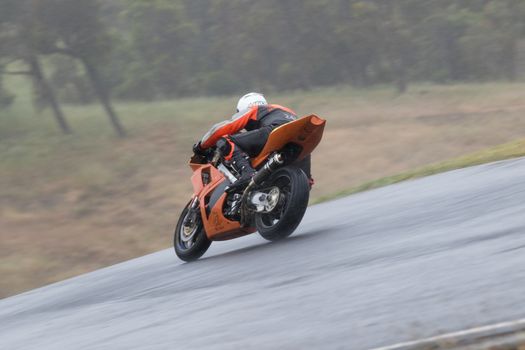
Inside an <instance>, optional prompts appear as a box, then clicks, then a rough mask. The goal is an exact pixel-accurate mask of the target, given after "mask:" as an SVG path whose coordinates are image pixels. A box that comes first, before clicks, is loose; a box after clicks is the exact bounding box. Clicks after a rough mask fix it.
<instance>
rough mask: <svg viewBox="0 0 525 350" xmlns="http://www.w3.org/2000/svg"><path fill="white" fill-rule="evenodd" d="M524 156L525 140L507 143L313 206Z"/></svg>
mask: <svg viewBox="0 0 525 350" xmlns="http://www.w3.org/2000/svg"><path fill="white" fill-rule="evenodd" d="M523 156H525V139H523V140H518V141H514V142H509V143H505V144H502V145H499V146H496V147H491V148H488V149H485V150H482V151H479V152H475V153H471V154H467V155H465V156H461V157H457V158H453V159H450V160H446V161H444V162H439V163H436V164H430V165H426V166H423V167H420V168H417V169H414V170H409V171H406V172H403V173H400V174H396V175H393V176H387V177H383V178H380V179H376V180H372V181H368V182H365V183H363V184H361V185H358V186H355V187H352V188H348V189H345V190H342V191H339V192H336V193H333V194H330V195H326V196H321V197H319V198H317V199H316V200H314V201H313V202H312V203H311V204H317V203H322V202H326V201H329V200H333V199H336V198H340V197H344V196H349V195H351V194H355V193H358V192H363V191H368V190H372V189H374V188H379V187H384V186H388V185H392V184H395V183H398V182H402V181H406V180H411V179H417V178H421V177H425V176H430V175H434V174H438V173H443V172H446V171H450V170H455V169H461V168H466V167H470V166H474V165H480V164H485V163H490V162H495V161H499V160H505V159H511V158H517V157H523Z"/></svg>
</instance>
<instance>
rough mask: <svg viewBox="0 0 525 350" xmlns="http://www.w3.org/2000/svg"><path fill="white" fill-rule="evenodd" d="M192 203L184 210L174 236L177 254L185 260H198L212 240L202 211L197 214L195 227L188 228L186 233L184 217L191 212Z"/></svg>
mask: <svg viewBox="0 0 525 350" xmlns="http://www.w3.org/2000/svg"><path fill="white" fill-rule="evenodd" d="M190 203H191V202H190ZM190 203H188V204H187V205H186V207H185V208H184V210H183V211H182V214H181V215H180V218H179V221H178V222H177V228H176V229H175V234H174V237H173V246H174V248H175V254H177V256H178V257H179V258H180V259H181V260H184V261H194V260H197V259H198V258H200V257H201V256H202V255H203V254H204V253H205V252H206V251H207V250H208V248H209V247H210V244H211V241H210V240H209V239H208V237H207V236H206V232H205V231H204V227H203V225H202V220H201V218H200V212H199V213H198V215H197V216H198V217H197V219H196V222H195V223H194V224H193V226H194V227H192V229H191V230H189V229H188V228H186V229H187V230H188V231H186V233H185V231H184V230H185V228H184V227H183V222H184V218H185V217H186V216H187V215H188V214H189V206H190Z"/></svg>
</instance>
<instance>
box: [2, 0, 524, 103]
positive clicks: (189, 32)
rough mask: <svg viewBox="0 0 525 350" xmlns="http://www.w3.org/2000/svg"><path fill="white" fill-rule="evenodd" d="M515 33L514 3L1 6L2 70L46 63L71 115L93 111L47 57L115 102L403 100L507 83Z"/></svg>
mask: <svg viewBox="0 0 525 350" xmlns="http://www.w3.org/2000/svg"><path fill="white" fill-rule="evenodd" d="M524 23H525V1H522V0H439V1H438V0H391V1H383V0H267V1H251V0H113V1H101V0H84V1H81V2H79V1H76V0H38V1H36V0H1V1H0V69H1V67H2V66H5V65H6V62H10V60H11V59H12V58H17V57H18V58H21V57H22V56H23V55H26V54H27V52H33V53H34V54H37V55H41V56H45V57H46V58H45V61H44V63H45V68H46V69H47V70H50V71H51V72H52V73H51V75H52V77H51V83H52V86H53V87H54V88H55V89H57V90H58V95H59V96H60V98H61V99H62V100H65V101H68V102H75V103H87V102H90V101H91V100H93V99H94V97H93V94H94V91H93V89H92V88H90V87H89V84H87V83H86V82H85V80H86V78H87V75H88V74H87V73H86V71H85V67H83V66H82V65H79V64H78V63H75V62H71V61H68V60H67V59H64V58H56V57H50V56H53V55H55V56H56V55H57V54H59V55H60V54H62V55H65V56H70V57H77V58H80V59H81V60H84V61H86V62H88V63H89V64H91V66H93V65H96V66H97V67H98V71H99V72H97V74H96V75H98V77H97V76H95V77H94V78H95V80H101V81H102V82H104V85H105V86H107V87H108V88H111V90H112V92H113V94H114V95H116V96H118V97H120V98H123V99H143V100H151V99H157V98H171V97H174V96H185V95H220V94H231V93H239V92H243V91H245V90H265V91H267V90H270V91H281V90H288V89H310V88H312V87H315V86H322V85H334V84H341V83H350V84H353V85H356V86H369V85H371V84H378V83H381V84H383V83H391V84H395V85H396V86H397V88H398V90H399V91H400V92H403V91H404V90H405V89H406V86H407V84H409V83H410V82H412V81H435V82H453V81H467V80H498V79H509V80H514V79H515V78H516V76H517V72H516V66H517V62H516V61H517V60H518V57H517V45H518V42H519V40H522V39H523V37H524V31H525V29H524ZM6 48H11V49H6ZM98 78H100V79H98ZM0 82H1V81H0ZM0 86H1V85H0ZM9 96H10V95H9V93H7V92H6V91H5V89H2V88H0V101H8V100H9Z"/></svg>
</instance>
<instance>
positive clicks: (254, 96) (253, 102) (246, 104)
mask: <svg viewBox="0 0 525 350" xmlns="http://www.w3.org/2000/svg"><path fill="white" fill-rule="evenodd" d="M267 104H268V102H266V99H265V98H264V96H263V95H262V94H259V93H257V92H250V93H249V94H246V95H244V96H243V97H241V98H240V99H239V102H237V112H239V111H242V110H245V109H248V108H250V107H253V106H262V105H267Z"/></svg>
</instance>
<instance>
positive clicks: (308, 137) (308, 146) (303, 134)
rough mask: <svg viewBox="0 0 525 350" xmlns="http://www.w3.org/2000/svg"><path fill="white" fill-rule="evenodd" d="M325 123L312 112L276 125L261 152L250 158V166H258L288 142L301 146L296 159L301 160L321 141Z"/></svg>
mask: <svg viewBox="0 0 525 350" xmlns="http://www.w3.org/2000/svg"><path fill="white" fill-rule="evenodd" d="M325 124H326V120H324V119H321V118H319V117H318V116H316V115H313V114H312V115H309V116H306V117H302V118H300V119H297V120H295V121H293V122H290V123H286V124H283V125H281V126H279V127H277V128H276V129H274V130H273V131H272V132H271V134H270V136H269V137H268V141H266V145H265V146H264V148H263V150H262V151H261V153H259V155H258V156H257V157H256V158H255V159H253V160H252V166H253V167H254V168H257V167H259V166H260V165H261V164H262V163H263V162H264V161H265V160H266V159H267V158H268V156H269V155H270V153H272V152H275V151H278V150H280V149H281V148H283V147H284V146H285V145H286V144H289V143H293V144H296V145H299V146H301V148H302V152H301V154H300V155H299V157H298V158H297V160H302V159H303V158H304V157H306V156H307V155H309V154H310V153H312V151H313V150H314V149H315V147H317V145H318V144H319V142H321V138H322V137H323V131H324V126H325Z"/></svg>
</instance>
